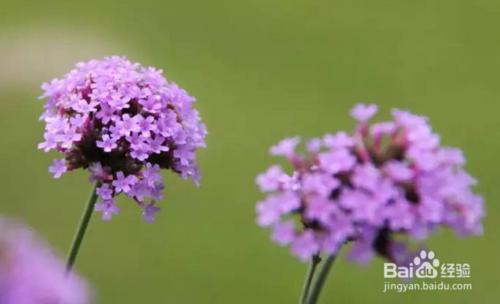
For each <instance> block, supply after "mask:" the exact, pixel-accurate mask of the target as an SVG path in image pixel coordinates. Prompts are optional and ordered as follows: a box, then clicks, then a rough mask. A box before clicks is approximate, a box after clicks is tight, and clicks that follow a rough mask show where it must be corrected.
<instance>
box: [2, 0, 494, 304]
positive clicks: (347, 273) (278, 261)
mask: <svg viewBox="0 0 500 304" xmlns="http://www.w3.org/2000/svg"><path fill="white" fill-rule="evenodd" d="M499 12H500V4H498V2H496V1H483V0H479V1H451V0H448V1H417V2H415V1H387V0H383V1H369V0H365V1H360V0H354V1H353V0H350V1H347V0H345V1H285V0H266V1H264V0H254V1H221V0H214V1H190V0H186V1H149V0H143V1H134V2H126V1H113V2H111V1H91V0H89V1H84V2H73V1H36V2H35V1H34V2H32V3H30V4H29V5H28V4H26V2H21V1H16V2H14V1H4V0H1V1H0V36H1V37H10V36H8V35H11V36H12V35H15V36H16V35H17V36H16V41H23V40H29V39H32V38H33V35H31V36H30V35H28V34H26V33H35V36H36V33H37V31H43V30H44V29H46V28H50V29H56V30H51V32H50V33H53V34H52V35H53V37H51V35H45V36H43V37H46V38H44V39H47V43H44V44H41V46H40V45H39V47H38V48H34V49H33V51H32V52H29V51H28V52H19V55H18V56H14V55H15V54H14V55H12V54H13V53H12V52H11V49H9V48H12V45H10V43H9V39H1V40H0V41H1V43H2V44H1V45H0V54H10V55H9V56H11V57H9V64H8V65H3V66H7V67H8V69H5V68H4V69H1V70H0V74H2V75H1V76H2V77H0V80H1V81H2V84H0V87H1V88H2V89H1V91H0V106H1V109H2V110H1V111H0V130H2V135H3V136H2V140H1V149H0V168H1V169H2V174H1V175H0V185H1V186H0V187H1V191H2V198H1V202H0V212H1V213H5V214H10V215H13V216H17V217H21V218H24V219H25V220H26V221H27V222H29V223H30V224H32V225H33V226H34V227H35V228H37V229H38V230H40V231H41V233H43V234H44V235H45V236H46V237H47V238H48V239H49V241H50V242H51V243H52V244H53V245H54V246H55V247H56V248H57V249H59V250H60V251H65V250H66V248H67V246H68V244H69V242H70V240H71V237H72V234H73V230H74V226H75V224H76V222H77V219H78V217H79V213H80V211H81V209H82V208H83V203H84V201H85V200H86V197H87V194H88V191H89V190H90V185H89V184H88V182H87V180H86V178H87V177H86V174H84V173H83V172H80V173H77V172H74V173H71V174H67V175H65V176H64V177H63V178H62V179H61V180H59V181H54V180H52V179H51V177H50V176H49V174H48V173H47V166H48V164H49V162H50V161H51V159H52V158H53V157H54V156H55V155H45V154H43V153H42V152H40V151H37V150H36V143H38V142H39V140H40V139H41V134H42V125H41V124H40V123H39V122H38V121H37V118H38V116H39V114H40V113H41V108H42V103H41V102H37V101H36V97H37V96H38V95H39V94H40V91H39V89H38V86H37V85H35V84H38V83H41V82H42V81H45V80H48V79H45V78H46V74H44V73H37V72H36V71H39V69H37V68H36V67H33V66H32V65H36V64H37V62H40V63H43V62H45V60H46V59H47V58H52V59H51V60H53V58H54V54H61V50H64V51H63V53H64V54H63V55H64V56H61V60H60V62H59V61H58V60H56V61H50V62H54V64H53V65H51V66H50V69H51V71H53V73H54V75H53V76H54V77H55V76H60V75H62V73H64V72H66V71H67V70H68V69H69V68H70V67H71V65H70V64H69V62H70V61H69V58H74V60H75V61H76V60H86V59H90V58H92V57H102V56H103V55H104V53H103V52H104V51H106V52H107V51H108V50H109V49H110V47H111V48H113V46H114V47H115V49H114V51H113V52H114V53H117V54H123V55H130V57H131V59H132V60H136V61H139V62H142V63H144V64H149V65H154V66H157V67H161V68H164V69H165V71H166V74H167V76H168V77H169V78H170V79H172V80H175V81H176V82H178V83H179V84H180V85H181V86H183V87H185V88H186V89H187V90H188V91H189V92H190V93H192V94H193V95H195V96H196V97H197V98H198V100H199V103H198V108H199V109H200V111H201V112H202V115H203V118H204V120H205V122H206V123H207V125H208V127H209V132H210V134H209V137H208V149H206V150H204V151H201V152H200V153H199V159H200V165H201V168H202V171H203V175H204V176H203V180H202V186H201V188H199V189H195V188H194V186H192V185H191V184H190V183H188V182H184V181H180V180H179V179H178V178H177V177H175V176H173V175H171V174H166V175H165V176H166V178H167V189H166V193H167V195H166V199H165V200H164V201H163V202H162V207H163V210H162V212H161V214H160V215H159V217H158V219H157V223H156V224H154V225H147V224H145V223H143V222H142V220H141V218H140V214H139V212H138V210H136V208H135V207H134V206H133V205H132V204H131V203H130V201H127V200H122V201H121V202H120V207H121V208H122V212H121V214H120V215H119V216H117V217H116V218H114V219H113V221H112V222H109V223H103V222H101V221H100V220H99V218H98V217H95V218H94V220H93V222H92V225H91V227H90V230H89V232H88V235H87V237H86V239H85V243H84V246H83V250H82V252H81V255H80V259H79V261H78V269H79V270H80V271H81V272H82V273H83V274H84V275H85V276H86V277H88V279H89V280H90V281H91V282H92V283H93V284H94V286H95V288H96V289H97V291H98V294H99V298H100V302H101V303H124V304H125V303H234V302H237V303H293V302H296V299H297V298H298V293H299V291H300V288H301V284H302V279H303V275H304V273H305V270H306V266H305V265H303V264H301V263H299V262H298V261H296V260H295V259H294V258H292V257H291V256H290V255H289V254H288V252H287V250H286V249H283V248H279V247H277V246H275V245H273V244H271V243H270V242H269V240H268V232H267V231H264V230H261V229H259V228H257V227H256V226H255V224H254V204H255V201H257V200H258V199H259V198H260V197H261V195H259V193H258V191H257V190H256V188H255V186H254V181H253V180H254V176H255V175H256V174H257V173H258V172H260V171H262V170H263V169H264V168H265V167H266V166H267V165H269V164H270V163H271V162H272V161H273V160H272V159H270V158H269V157H268V156H267V149H268V146H269V145H271V144H273V143H275V142H276V141H277V140H279V139H280V138H282V137H284V136H288V135H295V134H300V135H304V136H314V135H320V134H323V133H325V132H328V131H333V130H338V129H343V128H350V127H351V125H352V123H351V122H350V120H349V119H348V116H347V111H348V109H349V108H350V106H351V105H352V104H353V103H355V102H358V101H369V102H371V101H374V102H377V103H379V104H380V105H381V107H382V110H383V111H386V112H387V111H388V110H389V109H390V108H391V107H402V108H407V109H410V110H412V111H414V112H417V113H424V114H426V115H428V116H429V117H430V118H431V120H432V123H433V125H434V127H435V129H436V130H437V131H438V132H439V133H440V134H441V135H442V140H443V142H445V143H446V144H450V145H454V146H459V147H462V148H463V149H464V151H465V153H466V156H467V158H468V160H469V165H468V169H469V170H470V171H471V173H472V174H473V175H475V176H476V177H477V178H478V179H479V181H480V185H479V187H478V191H480V192H482V193H483V194H484V195H485V198H486V202H487V208H488V217H487V218H486V220H485V232H486V233H485V235H484V236H483V237H481V238H471V239H464V240H461V239H459V238H457V237H455V236H453V235H452V234H451V233H448V232H441V233H439V234H438V235H437V236H436V237H434V238H432V240H431V241H430V242H429V247H430V248H432V249H433V250H434V251H436V252H437V255H438V256H439V258H440V259H441V260H442V261H447V262H467V263H470V264H471V266H472V278H471V280H470V281H471V282H472V283H473V290H472V291H466V292H414V293H408V294H404V295H402V294H384V293H382V288H383V281H384V280H383V277H382V262H381V261H376V262H374V263H372V264H371V265H370V266H369V267H368V268H362V267H359V266H357V265H353V264H349V263H347V262H345V260H344V259H342V258H341V259H340V260H339V261H338V262H337V264H336V265H335V268H334V270H333V275H332V277H331V280H330V281H329V282H328V284H327V288H326V292H325V294H324V298H322V300H323V303H331V302H336V303H346V302H348V303H361V302H370V303H378V302H381V303H399V302H401V301H403V300H405V301H410V302H412V303H429V302H432V303H437V302H439V303H475V302H479V301H482V302H485V303H491V302H494V301H495V300H494V299H495V298H498V297H499V296H500V291H499V290H498V288H497V286H498V283H499V279H498V273H499V272H500V267H499V263H498V262H496V258H497V255H498V252H499V249H500V245H499V242H498V241H497V240H496V239H495V235H496V231H497V228H496V226H495V223H496V222H497V221H498V220H500V217H499V215H498V212H499V207H498V205H497V204H496V203H497V201H498V199H499V198H500V193H499V191H498V187H497V185H498V178H497V176H498V172H497V165H496V160H497V159H498V155H499V152H500V136H499V134H498V130H499V128H500V119H499V118H498V111H499V110H500V103H499V101H498V95H500V89H499V86H498V85H497V82H498V76H497V74H498V70H499V67H500V62H499V56H498V54H499V53H500V40H499V39H497V38H496V37H497V36H498V35H497V28H498V27H499V26H500V21H499V20H500V19H498V13H499ZM82 31H83V32H85V33H86V34H85V37H87V38H88V35H89V34H88V33H92V34H93V35H95V37H98V38H97V39H95V40H92V39H90V40H89V39H87V38H85V39H81V41H80V40H79V39H78V36H77V35H78V33H81V32H82ZM23 33H24V34H23ZM30 37H31V38H30ZM75 37H76V38H77V39H75ZM103 37H104V38H103ZM51 39H53V40H51ZM103 39H104V40H105V41H106V43H105V47H104V48H101V47H99V46H97V47H95V48H94V47H88V45H79V43H83V44H89V43H91V42H92V41H97V42H96V43H99V41H103ZM89 41H90V42H89ZM110 41H111V42H110ZM25 42H26V45H27V48H29V45H30V44H29V42H30V41H25ZM92 43H94V42H92ZM113 43H115V44H116V45H115V44H113ZM103 44H104V43H103ZM16 45H18V44H16ZM84 46H86V47H84ZM9 50H10V51H9ZM82 50H83V51H82ZM27 56H28V57H29V58H28V57H27ZM57 56H59V55H57ZM77 56H81V58H80V57H78V58H77ZM33 58H36V59H38V60H33ZM56 58H57V57H56ZM3 59H4V60H5V58H3ZM28 59H29V61H28ZM1 60H2V58H0V62H1ZM26 62H30V63H32V64H30V65H29V66H27V65H26ZM30 66H31V68H32V69H30ZM11 73H12V74H14V73H15V75H23V77H25V78H21V81H19V79H20V78H19V77H17V76H16V81H12V82H9V75H10V74H11Z"/></svg>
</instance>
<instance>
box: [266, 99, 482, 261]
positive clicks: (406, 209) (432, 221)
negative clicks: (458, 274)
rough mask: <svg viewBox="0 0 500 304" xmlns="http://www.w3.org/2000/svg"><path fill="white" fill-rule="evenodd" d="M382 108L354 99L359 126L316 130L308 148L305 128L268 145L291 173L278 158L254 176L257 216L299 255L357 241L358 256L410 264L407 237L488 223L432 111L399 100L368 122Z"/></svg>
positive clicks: (470, 230)
mask: <svg viewBox="0 0 500 304" xmlns="http://www.w3.org/2000/svg"><path fill="white" fill-rule="evenodd" d="M376 112H377V106H376V105H364V104H358V105H356V106H355V107H354V108H353V109H352V111H351V116H352V117H353V118H354V119H355V120H356V121H357V125H356V128H355V129H354V131H352V132H350V133H345V132H338V133H335V134H327V135H325V136H324V137H323V138H315V139H312V140H310V141H308V142H307V143H306V153H305V154H301V153H298V152H296V147H297V145H298V144H299V143H300V139H299V138H298V137H294V138H287V139H284V140H283V141H281V142H280V143H279V144H278V145H276V146H273V147H272V148H271V150H270V152H271V154H272V155H279V156H284V157H286V158H287V160H288V161H289V163H290V164H291V167H292V168H293V173H292V174H287V173H285V171H284V170H283V169H282V167H280V166H278V165H274V166H272V167H270V168H269V169H268V170H267V172H265V173H263V174H261V175H259V176H258V177H257V184H258V185H259V186H260V188H261V190H262V191H263V192H265V193H268V196H267V198H265V200H263V201H261V202H259V203H258V204H257V215H258V218H257V221H258V224H259V225H260V226H263V227H271V228H272V230H273V233H272V239H273V240H274V241H275V242H277V243H278V244H280V245H284V246H287V245H289V246H290V247H291V251H292V253H293V254H294V255H296V256H297V257H299V258H300V259H301V260H304V261H305V260H308V259H310V258H311V257H313V256H314V255H316V254H318V253H321V252H325V253H327V254H329V255H335V254H336V253H337V251H338V250H339V248H340V247H341V246H342V245H344V244H345V243H347V242H350V241H352V243H353V244H352V247H351V250H350V253H349V257H350V258H351V259H353V260H355V261H358V262H360V263H367V262H368V261H369V260H370V259H371V258H372V257H373V256H374V255H376V254H378V255H380V256H383V257H385V258H387V259H389V260H391V261H393V262H395V263H399V264H404V263H406V262H408V258H409V257H410V256H411V254H410V249H409V246H408V238H413V239H416V240H422V239H425V238H427V237H428V236H429V235H430V234H431V233H432V232H434V231H435V230H436V229H437V228H439V227H441V226H447V227H451V228H452V229H453V230H454V231H455V232H456V233H457V234H459V235H467V234H480V233H481V232H482V226H481V219H482V217H483V215H484V210H483V200H482V198H481V197H480V196H478V195H476V194H475V193H473V192H472V189H471V188H472V187H473V186H474V185H475V184H476V181H475V180H474V179H473V178H472V177H471V176H469V175H468V174H467V172H466V171H465V170H464V169H463V165H464V163H465V159H464V157H463V155H462V152H461V151H460V150H459V149H455V148H449V147H443V146H441V145H440V138H439V136H438V135H436V134H435V133H433V131H432V129H431V127H430V125H429V124H428V120H427V118H425V117H422V116H417V115H413V114H411V113H409V112H405V111H401V110H397V109H395V110H393V111H392V120H390V121H385V122H378V123H370V119H371V118H372V116H374V115H375V114H376Z"/></svg>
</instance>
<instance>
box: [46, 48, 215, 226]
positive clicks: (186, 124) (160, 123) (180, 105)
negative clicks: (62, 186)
mask: <svg viewBox="0 0 500 304" xmlns="http://www.w3.org/2000/svg"><path fill="white" fill-rule="evenodd" d="M42 88H43V90H44V91H45V93H44V94H43V96H42V98H46V99H47V103H46V105H45V112H44V113H43V115H42V117H41V119H42V120H43V121H44V122H45V123H46V126H45V135H44V138H45V140H44V141H43V142H42V143H40V144H39V146H38V147H39V148H40V149H43V150H44V151H46V152H47V151H50V150H57V151H59V152H62V153H63V154H64V158H63V159H57V160H55V161H54V163H53V164H52V165H51V166H50V167H49V171H50V172H51V173H52V174H53V175H54V177H55V178H59V177H60V176H61V175H62V174H63V173H65V172H66V171H70V170H75V169H78V168H85V169H88V170H89V171H90V172H91V180H92V181H94V182H96V183H97V185H98V188H97V189H96V193H97V195H98V196H99V198H100V200H99V202H98V203H97V204H96V206H95V208H96V210H98V211H101V212H102V218H103V219H105V220H109V219H110V218H111V216H112V215H113V214H115V213H117V212H118V211H119V209H118V207H117V205H116V201H115V198H116V196H117V195H118V194H120V193H124V194H126V195H127V196H129V197H130V198H132V199H133V200H134V201H135V202H136V203H137V205H138V206H139V207H141V208H142V210H143V215H144V218H145V219H146V220H147V221H148V222H152V221H153V220H154V215H155V213H156V212H158V211H159V207H157V206H156V201H157V200H159V199H161V197H162V192H163V188H164V185H163V179H162V176H161V175H160V169H170V170H172V171H174V172H176V173H178V174H179V175H181V176H182V177H183V178H191V179H192V180H193V181H194V182H195V183H198V181H199V172H198V167H197V164H196V150H197V149H198V148H202V147H204V146H205V142H204V138H205V136H206V133H207V132H206V128H205V126H204V124H203V123H202V122H201V119H200V115H199V113H198V111H197V110H195V109H194V108H193V103H194V101H195V99H194V98H193V97H191V96H189V95H188V94H187V92H186V91H185V90H183V89H182V88H180V87H178V86H177V85H176V84H174V83H171V82H168V81H167V80H166V79H165V78H164V77H163V75H162V71H161V70H156V69H154V68H146V67H142V66H140V65H139V64H137V63H132V62H130V61H128V60H127V59H125V58H123V57H116V56H114V57H108V58H105V59H103V60H91V61H89V62H86V63H78V64H77V66H76V68H75V69H74V70H72V71H70V72H69V73H68V74H66V75H65V77H64V78H62V79H54V80H52V81H51V82H50V83H45V84H44V85H43V86H42Z"/></svg>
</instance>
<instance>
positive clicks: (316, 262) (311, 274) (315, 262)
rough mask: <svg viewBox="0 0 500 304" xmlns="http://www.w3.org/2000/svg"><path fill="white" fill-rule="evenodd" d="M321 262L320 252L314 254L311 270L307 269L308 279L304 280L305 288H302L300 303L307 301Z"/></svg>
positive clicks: (304, 303)
mask: <svg viewBox="0 0 500 304" xmlns="http://www.w3.org/2000/svg"><path fill="white" fill-rule="evenodd" d="M319 263H321V257H320V256H319V254H316V255H313V257H312V258H311V263H310V265H309V270H308V271H307V276H306V279H305V281H304V289H303V290H302V295H301V296H300V302H299V303H300V304H306V303H307V296H308V295H309V289H310V288H311V283H312V280H313V278H314V274H315V272H316V268H317V267H318V265H319Z"/></svg>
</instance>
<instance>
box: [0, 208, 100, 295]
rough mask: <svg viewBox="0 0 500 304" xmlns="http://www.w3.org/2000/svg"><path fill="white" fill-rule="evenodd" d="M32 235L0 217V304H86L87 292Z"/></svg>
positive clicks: (28, 230)
mask: <svg viewBox="0 0 500 304" xmlns="http://www.w3.org/2000/svg"><path fill="white" fill-rule="evenodd" d="M64 273H65V265H64V263H63V262H62V261H61V260H60V259H59V257H58V256H56V255H54V253H53V252H52V251H51V249H50V248H49V246H48V245H47V244H45V242H43V241H42V240H40V239H38V237H37V235H36V233H35V232H34V231H33V230H31V229H29V228H28V227H25V226H23V225H21V224H20V223H17V222H15V221H13V220H9V219H5V218H2V217H0V303H2V304H54V303H65V304H90V303H94V302H93V301H92V299H91V297H90V293H89V288H88V287H87V284H86V282H85V281H84V280H82V279H81V278H80V277H79V276H78V275H77V274H76V273H72V274H71V275H70V276H65V275H64Z"/></svg>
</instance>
